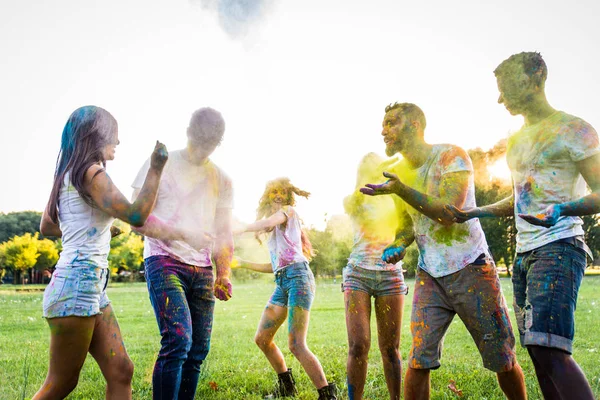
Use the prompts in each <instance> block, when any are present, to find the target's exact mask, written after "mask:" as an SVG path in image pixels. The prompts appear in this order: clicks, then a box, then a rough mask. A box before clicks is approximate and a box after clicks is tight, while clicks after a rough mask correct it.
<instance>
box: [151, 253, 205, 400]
mask: <svg viewBox="0 0 600 400" xmlns="http://www.w3.org/2000/svg"><path fill="white" fill-rule="evenodd" d="M144 263H145V266H146V281H147V283H148V292H149V293H150V302H151V303H152V307H153V308H154V314H155V315H156V321H157V322H158V328H159V330H160V334H161V336H162V338H161V341H160V344H161V349H160V352H159V353H158V358H157V360H156V363H155V364H154V373H153V374H152V393H153V399H165V400H177V399H178V400H184V399H193V398H194V395H195V393H196V386H197V385H198V377H199V375H200V365H201V364H202V361H203V360H204V359H205V358H206V355H207V354H208V350H209V348H210V334H211V331H212V320H213V310H214V305H215V298H214V295H213V285H214V278H213V274H212V268H211V267H196V266H193V265H188V264H184V263H182V262H179V261H177V260H175V259H173V258H171V257H167V256H152V257H148V258H147V259H145V260H144Z"/></svg>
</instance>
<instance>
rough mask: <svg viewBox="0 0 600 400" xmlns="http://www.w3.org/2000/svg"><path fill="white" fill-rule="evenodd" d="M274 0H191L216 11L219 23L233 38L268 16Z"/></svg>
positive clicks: (241, 35)
mask: <svg viewBox="0 0 600 400" xmlns="http://www.w3.org/2000/svg"><path fill="white" fill-rule="evenodd" d="M273 2H274V0H190V3H192V4H194V5H199V6H201V7H202V8H203V9H205V10H209V11H214V12H216V13H217V16H218V18H219V25H220V26H221V28H222V29H223V30H224V31H225V33H227V34H228V35H229V36H230V37H231V38H232V39H236V38H240V37H243V36H245V35H246V34H247V33H248V32H249V31H250V29H251V28H252V27H253V26H256V25H258V24H260V23H261V22H262V21H263V20H264V18H265V17H266V15H267V13H268V11H269V9H270V8H271V5H272V4H273Z"/></svg>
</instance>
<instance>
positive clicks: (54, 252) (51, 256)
mask: <svg viewBox="0 0 600 400" xmlns="http://www.w3.org/2000/svg"><path fill="white" fill-rule="evenodd" d="M59 246H60V244H59V243H57V242H53V241H52V240H50V239H39V240H38V241H37V252H38V259H37V262H36V263H35V265H34V268H35V269H37V270H38V271H43V270H45V269H49V268H52V267H54V266H55V265H56V262H57V261H58V252H59Z"/></svg>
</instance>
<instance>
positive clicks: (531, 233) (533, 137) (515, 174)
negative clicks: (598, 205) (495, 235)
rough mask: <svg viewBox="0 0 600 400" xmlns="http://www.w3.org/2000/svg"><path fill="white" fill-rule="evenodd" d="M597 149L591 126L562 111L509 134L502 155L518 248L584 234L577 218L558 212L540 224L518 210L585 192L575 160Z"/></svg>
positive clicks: (533, 212) (535, 210)
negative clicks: (508, 178)
mask: <svg viewBox="0 0 600 400" xmlns="http://www.w3.org/2000/svg"><path fill="white" fill-rule="evenodd" d="M599 152H600V145H599V142H598V134H597V133H596V131H595V130H594V128H592V126H591V125H590V124H588V123H587V122H585V121H584V120H582V119H580V118H577V117H574V116H572V115H569V114H566V113H564V112H562V111H557V112H555V113H553V114H552V115H550V116H548V117H547V118H545V119H544V120H542V121H540V122H538V123H537V124H534V125H531V126H524V127H522V128H521V130H519V131H518V132H516V133H515V134H514V135H512V136H511V137H510V138H509V139H508V147H507V155H506V160H507V162H508V167H509V168H510V171H511V173H512V179H513V185H514V196H515V217H516V224H517V253H522V252H526V251H530V250H533V249H535V248H538V247H540V246H543V245H545V244H548V243H550V242H554V241H556V240H559V239H564V238H568V237H573V236H579V235H583V234H584V232H583V228H582V226H583V221H582V220H581V218H579V217H561V218H559V220H558V222H557V223H556V225H554V226H552V227H550V228H544V227H542V226H536V225H531V224H530V223H528V222H527V221H525V220H524V219H522V218H519V217H518V216H517V214H531V215H536V214H539V213H543V212H544V210H545V209H546V207H548V206H549V205H551V204H560V203H564V202H568V201H572V200H576V199H579V198H581V197H583V196H585V195H586V186H585V181H584V180H583V179H582V177H581V175H580V174H579V170H578V169H577V165H576V162H578V161H581V160H584V159H586V158H588V157H590V156H593V155H594V154H598V153H599Z"/></svg>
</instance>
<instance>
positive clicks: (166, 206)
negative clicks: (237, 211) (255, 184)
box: [132, 150, 233, 267]
mask: <svg viewBox="0 0 600 400" xmlns="http://www.w3.org/2000/svg"><path fill="white" fill-rule="evenodd" d="M184 151H185V150H177V151H171V152H169V159H168V161H167V164H166V165H165V168H164V170H163V173H162V177H161V180H160V185H159V188H158V197H157V199H156V205H155V207H154V210H153V211H152V214H153V215H154V216H156V217H157V218H159V219H160V220H162V221H164V222H166V223H167V224H169V225H171V226H174V227H178V228H182V229H186V230H191V231H197V232H206V233H208V234H211V235H213V236H214V235H215V233H216V227H215V216H216V212H217V209H220V208H232V207H233V188H232V184H231V179H230V178H229V177H228V176H227V175H226V174H225V173H224V172H223V171H222V170H221V169H220V168H219V167H217V166H216V165H215V164H214V163H213V162H212V161H210V160H209V159H207V160H206V161H205V162H204V163H203V164H201V165H196V164H192V163H190V162H188V161H187V160H186V159H185V158H183V152H184ZM149 169H150V160H147V161H146V163H145V164H144V165H143V167H142V168H141V169H140V171H139V173H138V175H137V177H136V178H135V181H134V182H133V184H132V187H133V188H134V189H141V188H142V186H143V184H144V181H145V179H146V175H147V173H148V170H149ZM151 256H169V257H173V258H175V259H176V260H179V261H181V262H183V263H186V264H189V265H195V266H200V267H207V266H211V265H212V262H211V258H212V248H211V247H206V248H203V249H195V248H193V247H192V246H190V245H189V244H187V243H186V242H184V241H182V240H160V239H155V238H151V237H146V239H145V241H144V258H148V257H151Z"/></svg>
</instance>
